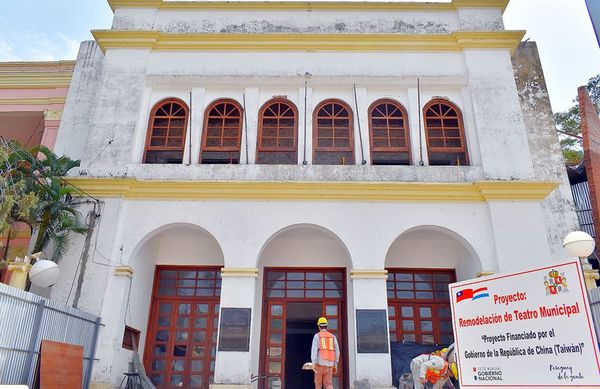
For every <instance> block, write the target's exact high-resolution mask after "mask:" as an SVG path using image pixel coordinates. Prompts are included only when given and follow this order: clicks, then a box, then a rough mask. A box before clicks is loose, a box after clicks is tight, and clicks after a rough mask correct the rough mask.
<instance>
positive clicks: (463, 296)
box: [456, 289, 473, 303]
mask: <svg viewBox="0 0 600 389" xmlns="http://www.w3.org/2000/svg"><path fill="white" fill-rule="evenodd" d="M472 298H473V289H463V290H461V291H460V292H458V293H456V302H457V303H460V302H461V301H463V300H471V299H472Z"/></svg>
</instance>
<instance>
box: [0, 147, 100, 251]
mask: <svg viewBox="0 0 600 389" xmlns="http://www.w3.org/2000/svg"><path fill="white" fill-rule="evenodd" d="M77 166H79V161H73V160H71V159H70V158H68V157H66V156H63V157H58V156H57V155H56V154H54V153H53V152H52V151H50V150H49V149H48V148H47V147H45V146H37V147H34V148H32V149H30V150H27V149H25V148H23V147H22V146H21V145H19V144H18V143H16V142H13V141H4V142H3V143H2V144H1V145H0V195H1V197H2V203H1V204H0V233H3V232H6V231H7V230H10V229H11V228H14V226H15V225H16V224H18V223H24V224H26V225H27V226H29V228H30V230H31V233H32V237H33V238H32V239H35V241H34V243H33V247H32V252H39V251H44V253H45V254H46V257H47V258H48V259H50V260H53V261H55V262H57V261H59V260H60V258H61V257H62V256H63V255H64V254H65V252H66V251H67V249H68V244H69V233H70V232H74V233H78V234H83V233H85V232H86V231H87V230H88V228H87V226H86V225H85V222H84V220H83V217H82V216H81V214H80V213H79V211H77V209H76V204H75V203H74V201H73V199H74V196H75V195H80V193H79V191H78V190H77V189H76V188H75V187H74V186H72V185H69V184H67V183H65V181H64V180H62V179H61V178H60V177H61V176H64V175H65V174H66V173H67V172H68V171H69V170H71V169H72V168H74V167H77ZM50 249H51V250H50ZM48 251H50V252H48Z"/></svg>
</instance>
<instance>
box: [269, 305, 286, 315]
mask: <svg viewBox="0 0 600 389" xmlns="http://www.w3.org/2000/svg"><path fill="white" fill-rule="evenodd" d="M271 315H272V316H281V315H283V305H271Z"/></svg>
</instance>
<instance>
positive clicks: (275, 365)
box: [269, 362, 281, 373]
mask: <svg viewBox="0 0 600 389" xmlns="http://www.w3.org/2000/svg"><path fill="white" fill-rule="evenodd" d="M269 373H281V362H269Z"/></svg>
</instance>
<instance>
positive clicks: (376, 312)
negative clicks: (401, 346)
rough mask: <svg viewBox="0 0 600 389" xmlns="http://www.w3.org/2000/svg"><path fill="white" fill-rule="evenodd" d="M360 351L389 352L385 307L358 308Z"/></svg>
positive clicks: (358, 342) (358, 345)
mask: <svg viewBox="0 0 600 389" xmlns="http://www.w3.org/2000/svg"><path fill="white" fill-rule="evenodd" d="M356 332H357V335H356V339H357V351H358V353H372V354H377V353H387V352H388V344H389V342H388V333H387V311H386V310H385V309H357V310H356Z"/></svg>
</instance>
